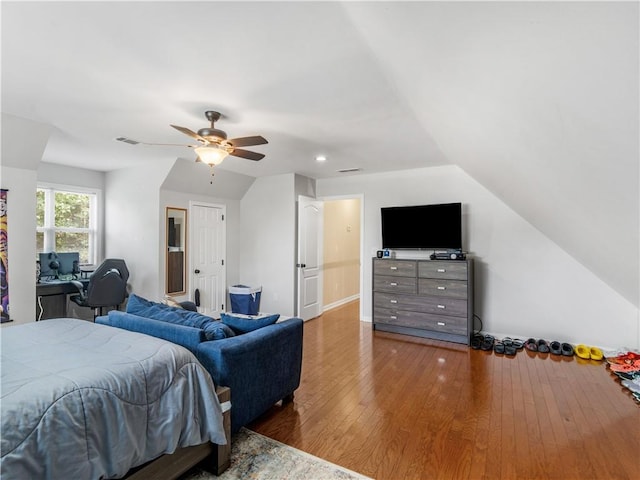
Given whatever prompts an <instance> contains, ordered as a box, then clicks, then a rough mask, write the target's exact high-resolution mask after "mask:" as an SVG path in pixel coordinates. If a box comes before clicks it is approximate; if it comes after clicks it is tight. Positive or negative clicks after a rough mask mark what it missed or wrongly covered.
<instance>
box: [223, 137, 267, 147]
mask: <svg viewBox="0 0 640 480" xmlns="http://www.w3.org/2000/svg"><path fill="white" fill-rule="evenodd" d="M227 143H230V144H231V145H232V146H233V147H250V146H252V145H264V144H265V143H269V142H267V140H266V139H265V138H264V137H261V136H260V135H256V136H254V137H241V138H232V139H231V140H227Z"/></svg>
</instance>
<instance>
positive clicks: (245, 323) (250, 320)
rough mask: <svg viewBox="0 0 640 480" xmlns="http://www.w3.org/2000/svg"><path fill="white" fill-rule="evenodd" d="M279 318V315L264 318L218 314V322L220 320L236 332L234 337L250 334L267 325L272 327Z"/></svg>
mask: <svg viewBox="0 0 640 480" xmlns="http://www.w3.org/2000/svg"><path fill="white" fill-rule="evenodd" d="M279 318H280V314H279V313H275V314H273V315H268V316H266V317H251V316H247V315H244V316H240V315H230V314H228V313H224V312H223V313H221V314H220V320H222V323H224V324H225V325H229V326H230V327H231V329H232V330H233V331H234V332H236V335H240V334H242V333H247V332H252V331H253V330H257V329H259V328H262V327H266V326H267V325H273V324H274V323H276V322H277V321H278V319H279Z"/></svg>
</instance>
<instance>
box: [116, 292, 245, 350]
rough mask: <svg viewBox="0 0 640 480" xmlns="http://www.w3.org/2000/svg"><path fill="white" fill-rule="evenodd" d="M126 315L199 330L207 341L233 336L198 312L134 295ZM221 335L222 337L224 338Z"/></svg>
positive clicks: (218, 323)
mask: <svg viewBox="0 0 640 480" xmlns="http://www.w3.org/2000/svg"><path fill="white" fill-rule="evenodd" d="M127 313H132V314H134V315H139V316H141V317H147V318H151V319H153V320H161V321H163V322H169V323H175V324H178V325H186V326H188V327H194V328H199V329H201V330H204V332H205V338H206V339H207V340H219V339H220V338H226V337H227V336H233V335H229V333H233V332H229V329H224V328H223V327H220V322H217V321H215V320H214V319H212V318H211V317H207V316H206V315H202V314H201V313H198V312H192V311H190V310H184V309H182V308H176V307H169V306H167V305H163V304H161V303H156V302H152V301H151V300H147V299H146V298H142V297H140V296H138V295H135V294H131V295H130V296H129V301H128V302H127ZM222 335H224V337H223V336H222Z"/></svg>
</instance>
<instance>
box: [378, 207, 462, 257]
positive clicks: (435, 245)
mask: <svg viewBox="0 0 640 480" xmlns="http://www.w3.org/2000/svg"><path fill="white" fill-rule="evenodd" d="M381 214H382V248H389V249H413V250H419V249H434V250H435V249H462V204H461V203H441V204H434V205H417V206H410V207H383V208H381Z"/></svg>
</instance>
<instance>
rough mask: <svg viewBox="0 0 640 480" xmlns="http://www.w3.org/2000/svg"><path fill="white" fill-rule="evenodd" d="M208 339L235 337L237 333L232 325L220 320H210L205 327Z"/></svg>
mask: <svg viewBox="0 0 640 480" xmlns="http://www.w3.org/2000/svg"><path fill="white" fill-rule="evenodd" d="M203 330H204V334H205V336H206V337H207V340H222V339H223V338H229V337H235V336H236V333H235V332H234V331H233V329H232V328H231V327H229V326H228V325H225V324H224V323H222V322H221V321H220V320H214V321H212V322H209V323H208V324H207V325H205V327H204V328H203Z"/></svg>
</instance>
